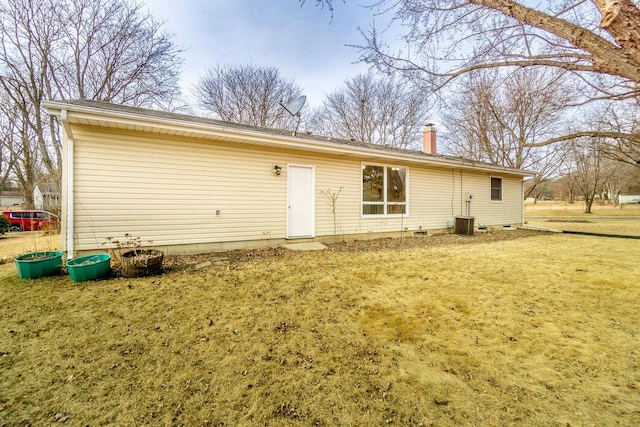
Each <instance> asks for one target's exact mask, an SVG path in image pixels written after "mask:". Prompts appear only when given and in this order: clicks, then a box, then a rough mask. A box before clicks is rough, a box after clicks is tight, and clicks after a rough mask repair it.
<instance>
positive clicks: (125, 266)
mask: <svg viewBox="0 0 640 427" xmlns="http://www.w3.org/2000/svg"><path fill="white" fill-rule="evenodd" d="M121 258H122V269H121V272H120V273H121V274H122V277H142V276H151V275H153V274H158V273H161V272H162V261H163V259H164V253H162V252H160V251H158V250H155V249H135V250H132V251H127V252H124V253H123V254H122V257H121Z"/></svg>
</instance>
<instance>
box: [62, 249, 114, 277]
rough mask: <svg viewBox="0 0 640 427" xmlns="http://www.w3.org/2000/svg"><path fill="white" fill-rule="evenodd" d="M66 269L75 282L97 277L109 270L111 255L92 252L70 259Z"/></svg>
mask: <svg viewBox="0 0 640 427" xmlns="http://www.w3.org/2000/svg"><path fill="white" fill-rule="evenodd" d="M67 270H68V271H69V276H70V277H71V279H73V280H74V281H76V282H84V281H87V280H95V279H99V278H100V277H103V276H106V275H107V274H109V272H110V271H111V255H109V254H94V255H87V256H82V257H79V258H74V259H70V260H69V261H67Z"/></svg>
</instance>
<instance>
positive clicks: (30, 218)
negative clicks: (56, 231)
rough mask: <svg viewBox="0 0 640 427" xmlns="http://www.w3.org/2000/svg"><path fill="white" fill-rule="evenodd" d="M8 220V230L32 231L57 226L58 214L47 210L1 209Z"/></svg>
mask: <svg viewBox="0 0 640 427" xmlns="http://www.w3.org/2000/svg"><path fill="white" fill-rule="evenodd" d="M2 215H4V216H6V217H7V219H8V220H9V231H33V230H42V229H43V228H47V227H57V226H58V216H57V215H54V214H52V213H51V212H47V211H37V210H24V211H17V210H16V211H2Z"/></svg>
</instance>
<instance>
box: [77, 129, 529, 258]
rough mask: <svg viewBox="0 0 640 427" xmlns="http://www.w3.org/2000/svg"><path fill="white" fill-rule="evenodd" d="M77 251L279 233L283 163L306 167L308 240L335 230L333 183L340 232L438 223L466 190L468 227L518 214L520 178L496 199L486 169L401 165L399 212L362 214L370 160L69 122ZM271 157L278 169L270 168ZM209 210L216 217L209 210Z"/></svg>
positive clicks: (456, 210)
mask: <svg viewBox="0 0 640 427" xmlns="http://www.w3.org/2000/svg"><path fill="white" fill-rule="evenodd" d="M73 136H74V146H75V150H74V156H75V162H74V163H75V171H74V174H75V175H74V189H73V190H74V195H75V205H74V206H75V233H74V235H75V239H76V249H78V250H90V249H96V248H99V247H101V244H103V243H104V242H105V241H106V239H107V238H108V237H113V238H122V237H123V236H124V234H125V233H129V234H131V235H133V236H139V237H140V238H141V239H142V241H145V242H146V241H153V244H154V245H155V246H171V245H198V244H207V243H217V242H243V241H260V240H265V241H266V240H267V239H268V240H270V239H284V238H285V237H286V227H287V224H286V216H287V215H286V212H287V205H286V204H287V188H286V187H287V177H286V166H287V164H300V165H310V166H315V189H316V190H315V206H316V208H315V214H316V219H315V226H316V233H315V234H316V237H323V236H331V235H333V234H334V217H333V215H332V212H331V210H332V209H331V204H330V200H329V197H328V193H331V192H337V191H339V190H340V195H339V197H338V200H337V204H336V218H335V221H336V224H335V229H336V230H337V233H338V234H340V235H350V234H356V235H361V234H368V233H380V232H397V231H400V230H401V229H406V230H411V231H415V230H418V229H423V230H428V229H444V228H447V222H449V221H453V219H454V217H455V216H457V215H464V214H465V204H464V200H463V198H464V194H465V192H472V193H473V195H474V199H473V202H472V207H471V214H472V215H473V216H475V217H476V224H484V225H502V224H518V223H520V222H521V220H522V208H523V204H522V192H521V178H520V177H508V176H501V178H503V201H502V202H491V201H490V177H491V176H498V175H495V174H494V175H490V174H487V173H472V172H461V171H459V170H454V169H444V168H443V169H436V168H427V167H425V166H420V165H416V164H410V165H403V164H395V163H394V164H389V165H391V166H401V167H405V168H407V169H408V176H409V178H408V180H409V191H408V194H409V206H408V215H406V216H404V217H402V218H400V217H396V218H363V217H362V215H361V179H362V178H361V167H362V164H363V162H364V163H375V164H380V163H382V164H386V163H384V162H381V161H380V160H379V159H378V160H376V159H363V158H359V157H344V156H342V157H337V156H330V155H317V154H313V155H312V154H309V153H304V152H301V151H300V152H294V151H284V150H275V149H270V148H267V147H258V146H250V145H245V144H230V143H223V142H215V141H202V140H198V139H188V138H184V137H182V138H178V137H169V136H161V135H157V134H153V135H151V134H144V133H138V132H125V131H117V130H107V129H103V128H92V127H84V126H74V127H73ZM274 164H278V165H279V166H281V167H282V174H281V175H280V176H277V175H275V174H274V173H273V171H272V168H273V165H274ZM216 211H219V212H220V215H216Z"/></svg>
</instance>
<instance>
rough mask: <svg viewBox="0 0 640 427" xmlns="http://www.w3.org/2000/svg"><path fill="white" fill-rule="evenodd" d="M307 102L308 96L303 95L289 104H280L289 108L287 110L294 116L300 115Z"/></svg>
mask: <svg viewBox="0 0 640 427" xmlns="http://www.w3.org/2000/svg"><path fill="white" fill-rule="evenodd" d="M305 102H307V97H306V96H304V95H301V96H299V97H297V98H296V99H294V100H293V101H291V102H290V103H288V104H287V105H282V103H280V105H282V107H284V109H285V110H287V112H288V113H289V114H291V115H292V116H299V115H300V110H302V107H304V103H305Z"/></svg>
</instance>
